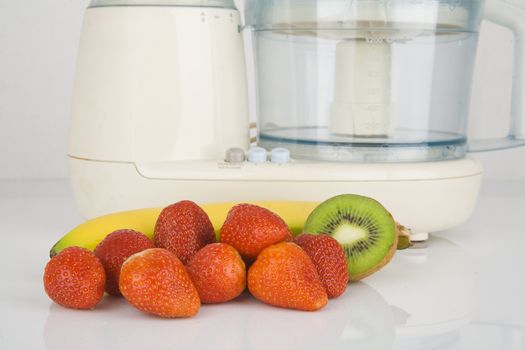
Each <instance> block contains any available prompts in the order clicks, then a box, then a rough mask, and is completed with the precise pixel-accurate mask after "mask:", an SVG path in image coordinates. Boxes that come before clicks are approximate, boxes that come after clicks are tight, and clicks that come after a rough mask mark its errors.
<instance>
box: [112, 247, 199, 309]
mask: <svg viewBox="0 0 525 350" xmlns="http://www.w3.org/2000/svg"><path fill="white" fill-rule="evenodd" d="M119 287H120V291H121V292H122V295H123V296H124V298H126V300H127V301H128V302H129V303H130V304H131V305H133V306H134V307H136V308H137V309H139V310H141V311H144V312H147V313H150V314H153V315H157V316H161V317H191V316H194V315H196V314H197V312H199V308H200V304H201V303H200V300H199V294H198V293H197V289H195V286H194V285H193V282H192V281H191V279H190V276H189V275H188V273H187V272H186V269H185V268H184V265H183V264H182V262H181V261H180V260H179V259H178V258H177V257H176V256H175V255H174V254H173V253H171V252H169V251H168V250H166V249H162V248H151V249H146V250H143V251H142V252H140V253H136V254H134V255H132V256H130V257H129V258H128V259H127V260H126V261H124V264H123V265H122V269H121V271H120V281H119Z"/></svg>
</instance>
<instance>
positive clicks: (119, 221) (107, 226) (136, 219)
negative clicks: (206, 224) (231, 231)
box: [49, 201, 319, 257]
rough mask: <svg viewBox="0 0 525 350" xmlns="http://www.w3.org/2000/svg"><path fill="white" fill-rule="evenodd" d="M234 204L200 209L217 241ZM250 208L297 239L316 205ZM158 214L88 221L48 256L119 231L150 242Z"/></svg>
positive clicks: (90, 246) (148, 212)
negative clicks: (273, 218)
mask: <svg viewBox="0 0 525 350" xmlns="http://www.w3.org/2000/svg"><path fill="white" fill-rule="evenodd" d="M235 204H237V203H236V202H226V203H211V204H204V205H201V207H202V209H204V211H205V212H206V213H207V214H208V216H209V217H210V220H211V222H212V224H213V228H214V229H215V234H216V235H217V238H218V235H219V230H220V228H221V226H222V224H223V223H224V220H225V219H226V215H227V214H228V211H229V210H230V208H231V207H233V206H234V205H235ZM252 204H256V205H259V206H261V207H264V208H266V209H269V210H271V211H273V212H274V213H276V214H277V215H279V216H280V217H281V218H282V219H283V220H284V221H285V222H286V223H287V224H288V226H289V227H290V229H291V230H292V232H293V233H294V234H295V235H296V234H299V233H300V232H301V231H302V229H303V225H304V222H305V221H306V218H307V217H308V215H310V213H311V212H312V210H313V209H314V208H315V207H316V206H317V205H318V204H319V203H316V202H298V201H267V202H252ZM161 211H162V208H147V209H138V210H130V211H123V212H118V213H113V214H108V215H104V216H100V217H98V218H94V219H91V220H88V221H86V222H84V223H82V224H80V225H78V226H77V227H75V228H74V229H72V230H71V231H69V232H68V233H67V234H65V235H64V236H63V237H62V238H61V239H60V240H59V241H58V242H57V243H56V244H55V245H54V246H53V247H52V248H51V250H50V252H49V255H50V256H51V257H53V256H55V255H56V254H58V253H59V252H61V251H62V250H63V249H65V248H67V247H71V246H78V247H84V248H87V249H89V250H94V249H95V247H96V246H97V244H99V243H100V242H101V241H102V240H103V239H104V238H105V237H106V236H107V235H108V234H109V233H111V232H113V231H115V230H119V229H133V230H136V231H139V232H142V233H144V234H145V235H146V236H148V237H149V238H153V229H154V228H155V222H156V221H157V218H158V216H159V214H160V212H161Z"/></svg>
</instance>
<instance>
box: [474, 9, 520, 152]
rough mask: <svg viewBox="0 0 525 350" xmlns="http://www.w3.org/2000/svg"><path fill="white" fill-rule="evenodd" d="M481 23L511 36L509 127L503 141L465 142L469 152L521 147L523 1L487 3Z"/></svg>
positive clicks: (500, 139) (482, 140) (501, 139)
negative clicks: (483, 20)
mask: <svg viewBox="0 0 525 350" xmlns="http://www.w3.org/2000/svg"><path fill="white" fill-rule="evenodd" d="M484 19H486V20H488V21H490V22H493V23H495V24H498V25H501V26H503V27H507V28H509V29H510V30H511V31H512V33H513V34H514V42H515V48H514V67H513V68H514V77H513V82H512V84H513V85H512V105H511V125H510V130H509V134H508V135H507V136H506V137H504V138H497V139H480V140H472V141H469V152H480V151H489V150H496V149H504V148H511V147H518V146H523V145H525V86H524V85H525V1H524V0H489V1H487V5H486V8H485V18H484Z"/></svg>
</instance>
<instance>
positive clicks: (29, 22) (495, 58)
mask: <svg viewBox="0 0 525 350" xmlns="http://www.w3.org/2000/svg"><path fill="white" fill-rule="evenodd" d="M87 4H88V1H87V0H23V1H20V0H0V179H12V178H65V177H67V163H66V157H65V155H66V143H67V126H68V115H69V110H70V101H71V88H72V82H73V74H74V67H75V57H76V50H77V45H78V38H79V35H80V27H81V22H82V16H83V11H84V9H85V8H86V6H87ZM240 5H242V4H240ZM524 20H525V19H524ZM512 48H513V43H512V36H511V35H510V34H509V33H508V32H507V31H506V30H503V29H501V28H498V27H496V26H494V25H491V24H490V23H488V24H487V23H485V24H484V25H483V27H482V31H481V40H480V48H479V55H478V61H477V63H476V73H475V79H474V80H475V86H474V91H473V98H472V108H471V124H470V125H471V127H470V129H471V135H472V136H490V135H494V136H498V135H503V134H505V131H506V127H507V126H508V115H509V99H510V79H511V75H512V67H511V66H512ZM479 158H481V159H482V161H483V162H484V164H485V169H486V177H487V178H494V179H525V161H524V160H525V148H521V149H515V150H508V151H503V152H490V153H486V154H480V155H479Z"/></svg>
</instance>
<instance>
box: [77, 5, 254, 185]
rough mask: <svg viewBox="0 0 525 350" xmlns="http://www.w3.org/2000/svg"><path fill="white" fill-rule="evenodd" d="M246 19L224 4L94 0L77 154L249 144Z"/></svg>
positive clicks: (169, 157)
mask: <svg viewBox="0 0 525 350" xmlns="http://www.w3.org/2000/svg"><path fill="white" fill-rule="evenodd" d="M239 21H240V18H239V13H238V12H237V11H235V10H230V9H221V8H199V7H176V6H150V7H148V6H128V7H121V6H116V7H100V8H89V9H88V10H87V11H86V14H85V17H84V25H83V28H82V37H81V40H80V48H79V54H78V63H77V72H76V80H75V87H74V96H73V107H72V119H71V126H70V139H69V155H70V156H71V157H74V158H81V159H89V160H97V161H108V162H139V161H177V160H211V159H220V158H221V157H223V155H224V152H225V150H226V149H227V148H229V147H241V148H244V149H246V148H247V147H248V143H249V126H248V102H247V82H246V70H245V61H244V48H243V42H242V36H241V34H240V33H239V25H240V22H239ZM73 181H75V177H74V175H73Z"/></svg>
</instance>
